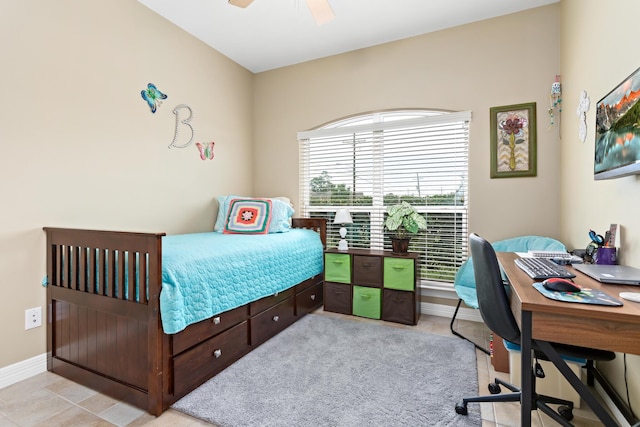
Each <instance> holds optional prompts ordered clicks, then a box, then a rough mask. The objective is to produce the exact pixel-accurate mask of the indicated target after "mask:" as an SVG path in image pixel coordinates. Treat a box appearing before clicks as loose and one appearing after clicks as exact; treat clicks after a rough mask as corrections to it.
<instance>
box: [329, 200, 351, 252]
mask: <svg viewBox="0 0 640 427" xmlns="http://www.w3.org/2000/svg"><path fill="white" fill-rule="evenodd" d="M333 223H334V224H342V227H340V241H339V242H338V250H339V251H346V250H349V244H348V243H347V241H346V239H345V237H347V229H346V228H345V227H344V224H353V220H352V219H351V214H350V213H349V211H348V210H346V209H344V208H343V209H338V210H337V211H336V216H335V218H334V219H333Z"/></svg>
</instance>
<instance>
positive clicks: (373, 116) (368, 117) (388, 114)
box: [318, 110, 450, 129]
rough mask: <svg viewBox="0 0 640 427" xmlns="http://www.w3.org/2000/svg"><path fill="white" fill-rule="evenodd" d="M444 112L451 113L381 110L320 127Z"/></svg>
mask: <svg viewBox="0 0 640 427" xmlns="http://www.w3.org/2000/svg"><path fill="white" fill-rule="evenodd" d="M443 114H450V112H449V111H442V110H393V111H379V112H374V113H366V114H358V115H356V116H351V117H347V118H345V119H340V120H337V121H334V122H331V123H328V124H326V125H324V126H320V127H319V128H318V129H333V128H343V127H348V126H358V125H366V124H373V123H382V122H392V121H397V120H411V119H419V118H424V117H432V116H440V115H443Z"/></svg>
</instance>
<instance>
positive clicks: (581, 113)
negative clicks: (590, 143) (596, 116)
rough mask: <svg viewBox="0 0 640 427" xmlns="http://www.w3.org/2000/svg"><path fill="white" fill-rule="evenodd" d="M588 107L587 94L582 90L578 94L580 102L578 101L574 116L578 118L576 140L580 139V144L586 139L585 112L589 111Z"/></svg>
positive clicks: (589, 103) (589, 102)
mask: <svg viewBox="0 0 640 427" xmlns="http://www.w3.org/2000/svg"><path fill="white" fill-rule="evenodd" d="M590 105H591V101H590V100H589V97H588V96H587V92H586V91H584V90H583V91H582V93H581V94H580V100H579V101H578V108H577V109H576V114H577V115H578V117H579V118H580V119H579V121H580V122H579V127H578V138H580V141H582V142H584V141H585V140H586V139H587V111H589V106H590Z"/></svg>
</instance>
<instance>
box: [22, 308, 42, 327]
mask: <svg viewBox="0 0 640 427" xmlns="http://www.w3.org/2000/svg"><path fill="white" fill-rule="evenodd" d="M38 326H42V307H35V308H28V309H26V310H25V311H24V329H33V328H37V327H38Z"/></svg>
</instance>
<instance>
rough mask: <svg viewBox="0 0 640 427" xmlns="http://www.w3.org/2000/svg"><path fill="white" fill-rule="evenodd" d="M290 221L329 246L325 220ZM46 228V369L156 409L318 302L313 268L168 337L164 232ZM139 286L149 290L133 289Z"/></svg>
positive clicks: (319, 289)
mask: <svg viewBox="0 0 640 427" xmlns="http://www.w3.org/2000/svg"><path fill="white" fill-rule="evenodd" d="M293 227H296V228H308V229H313V230H315V231H317V232H318V233H319V234H320V237H321V240H322V243H323V245H326V224H325V220H324V219H303V218H294V219H293ZM44 230H45V231H46V235H47V250H46V253H47V277H48V286H47V309H48V312H47V315H48V316H47V317H48V318H47V369H48V370H49V371H52V372H55V373H56V374H58V375H61V376H63V377H65V378H68V379H70V380H72V381H74V382H77V383H80V384H82V385H84V386H87V387H89V388H92V389H94V390H96V391H99V392H101V393H103V394H107V395H109V396H112V397H114V398H116V399H118V400H122V401H125V402H128V403H130V404H132V405H134V406H137V407H139V408H142V409H144V410H146V411H148V412H149V413H151V414H153V415H160V414H161V413H162V412H163V411H165V410H166V409H168V408H169V407H170V406H171V405H172V404H173V403H175V402H176V401H177V400H179V399H180V398H182V397H183V396H185V395H186V394H187V393H189V392H190V391H192V390H193V389H195V388H197V387H198V386H199V385H201V384H202V383H204V382H205V381H207V380H208V379H210V378H211V377H213V376H214V375H216V374H217V373H218V372H220V371H221V370H223V369H224V368H226V367H227V366H229V365H231V364H232V363H233V362H234V361H236V360H238V359H239V358H240V357H242V356H244V355H245V354H247V353H248V352H250V351H252V350H253V349H254V348H256V347H257V346H259V345H260V344H262V343H263V342H265V341H266V340H268V339H269V338H271V337H272V336H274V335H275V334H277V333H278V332H280V331H282V330H284V329H285V328H287V327H288V326H290V325H291V324H293V323H294V322H295V321H296V320H298V319H300V318H301V317H302V316H304V315H305V314H307V313H309V312H311V311H313V310H315V309H316V308H318V307H320V306H321V305H322V295H323V293H322V285H323V275H322V274H319V275H317V276H315V277H312V278H310V279H308V280H305V281H304V282H302V283H300V284H298V285H296V286H294V287H292V288H290V289H288V290H286V291H283V292H280V293H278V294H276V295H274V296H270V297H265V298H263V299H261V300H258V301H255V302H252V303H249V304H247V305H245V306H242V307H239V308H236V309H233V310H231V311H228V312H224V313H221V314H219V315H216V316H214V317H212V318H210V319H207V320H203V321H202V322H199V323H196V324H193V325H190V326H188V327H187V328H186V329H185V330H183V331H181V332H179V333H177V334H172V335H169V334H165V333H164V332H163V330H162V324H161V320H160V301H159V295H160V289H161V286H162V236H164V235H165V233H132V232H118V231H96V230H79V229H64V228H51V227H45V228H44ZM70 265H71V267H70ZM125 283H126V285H124V286H123V284H125ZM145 283H146V284H147V288H146V292H145V288H144V286H139V285H140V284H143V285H144V284H145ZM132 284H133V285H132Z"/></svg>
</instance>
